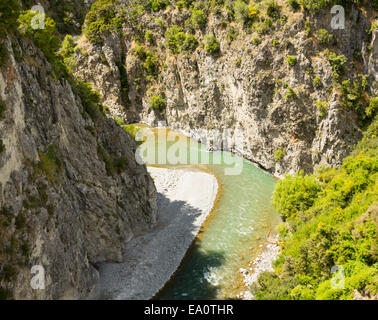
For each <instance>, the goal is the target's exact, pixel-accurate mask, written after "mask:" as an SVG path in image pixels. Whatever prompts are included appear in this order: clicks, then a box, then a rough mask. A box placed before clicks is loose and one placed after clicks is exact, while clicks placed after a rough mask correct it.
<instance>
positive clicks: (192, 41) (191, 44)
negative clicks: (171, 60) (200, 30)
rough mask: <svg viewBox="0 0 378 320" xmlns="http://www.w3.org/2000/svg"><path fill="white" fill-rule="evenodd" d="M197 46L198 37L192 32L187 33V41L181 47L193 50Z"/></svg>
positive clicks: (184, 49) (185, 49)
mask: <svg viewBox="0 0 378 320" xmlns="http://www.w3.org/2000/svg"><path fill="white" fill-rule="evenodd" d="M197 46H198V41H197V39H196V37H195V36H193V35H191V34H187V35H186V37H185V41H184V43H183V44H182V47H181V49H182V50H183V51H187V52H193V51H194V50H196V48H197Z"/></svg>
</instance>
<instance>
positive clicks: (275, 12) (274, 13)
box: [266, 0, 281, 20]
mask: <svg viewBox="0 0 378 320" xmlns="http://www.w3.org/2000/svg"><path fill="white" fill-rule="evenodd" d="M266 14H267V15H268V17H271V18H272V19H275V20H277V19H279V18H280V14H281V7H280V6H279V5H278V4H277V2H276V1H275V0H270V1H269V2H268V3H267V8H266Z"/></svg>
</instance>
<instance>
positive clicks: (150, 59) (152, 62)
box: [134, 44, 159, 76]
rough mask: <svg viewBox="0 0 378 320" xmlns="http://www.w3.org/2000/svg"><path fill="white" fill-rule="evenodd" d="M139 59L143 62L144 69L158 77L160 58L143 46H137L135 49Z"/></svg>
mask: <svg viewBox="0 0 378 320" xmlns="http://www.w3.org/2000/svg"><path fill="white" fill-rule="evenodd" d="M134 51H135V53H136V55H137V56H138V58H139V59H140V60H141V61H142V62H143V63H142V65H143V68H144V69H145V70H146V71H147V73H148V74H149V75H151V76H157V75H158V71H159V63H158V61H159V59H158V56H157V55H156V54H154V53H152V52H151V51H149V50H146V48H144V47H143V46H141V45H139V44H138V45H137V46H136V47H135V49H134Z"/></svg>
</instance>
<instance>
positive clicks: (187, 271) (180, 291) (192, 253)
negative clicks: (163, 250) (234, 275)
mask: <svg viewBox="0 0 378 320" xmlns="http://www.w3.org/2000/svg"><path fill="white" fill-rule="evenodd" d="M224 262H225V255H224V253H223V252H219V251H208V250H207V251H206V252H204V251H203V250H201V240H200V239H196V240H194V241H193V243H192V245H191V247H190V248H189V250H188V251H187V253H186V255H185V257H184V259H183V260H182V262H181V264H180V266H179V268H178V269H177V271H176V272H175V274H174V276H173V277H172V278H171V280H170V281H169V282H167V283H166V285H165V286H164V288H163V289H162V290H160V292H159V293H158V294H157V295H155V297H154V298H153V300H211V299H216V298H217V296H218V291H219V290H220V289H221V288H220V286H219V285H217V284H216V283H214V282H213V281H214V280H213V281H211V282H210V281H208V280H210V278H209V277H208V276H207V277H206V276H205V275H209V274H210V272H211V269H212V268H216V267H220V266H221V265H223V264H224Z"/></svg>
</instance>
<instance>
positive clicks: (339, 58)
mask: <svg viewBox="0 0 378 320" xmlns="http://www.w3.org/2000/svg"><path fill="white" fill-rule="evenodd" d="M328 61H329V63H330V64H331V66H332V70H333V73H332V76H333V78H334V79H335V80H336V81H339V79H340V76H341V75H342V74H343V73H344V71H345V66H344V65H345V63H346V62H347V61H348V58H347V57H346V56H344V55H343V54H340V55H338V54H337V53H336V52H330V53H329V54H328Z"/></svg>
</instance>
